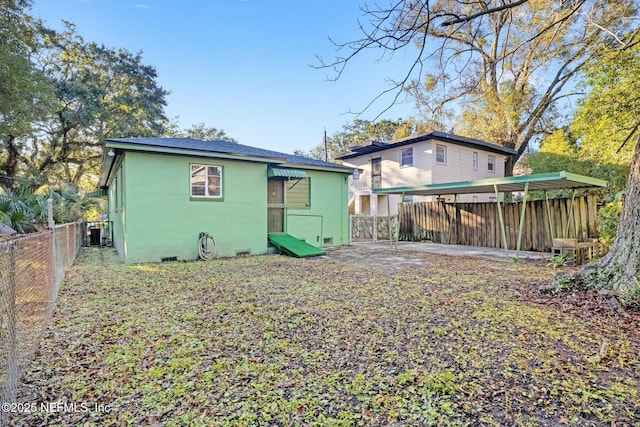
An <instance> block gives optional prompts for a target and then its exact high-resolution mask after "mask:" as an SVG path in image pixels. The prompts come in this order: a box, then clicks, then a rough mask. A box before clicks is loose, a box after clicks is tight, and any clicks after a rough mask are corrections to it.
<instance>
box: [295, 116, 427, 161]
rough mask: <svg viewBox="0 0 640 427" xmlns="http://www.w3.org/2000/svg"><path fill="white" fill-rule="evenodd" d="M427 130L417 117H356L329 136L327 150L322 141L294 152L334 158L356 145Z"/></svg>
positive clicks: (306, 155) (313, 156) (318, 157)
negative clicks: (309, 148) (312, 146)
mask: <svg viewBox="0 0 640 427" xmlns="http://www.w3.org/2000/svg"><path fill="white" fill-rule="evenodd" d="M427 130H428V129H427V127H426V125H425V124H424V123H421V122H418V121H416V120H415V119H397V120H386V119H385V120H380V121H378V122H370V121H368V120H362V119H355V120H354V121H353V122H352V123H348V124H346V125H344V126H342V130H340V131H336V132H334V133H333V135H331V136H327V144H326V150H325V144H324V142H322V143H321V144H319V145H317V146H316V147H315V148H314V149H312V150H310V151H308V152H304V151H302V150H295V152H294V153H295V154H296V155H299V156H304V157H310V158H312V159H318V160H324V159H325V155H326V156H327V158H328V160H332V159H333V158H335V157H336V156H338V155H340V154H344V153H347V152H348V151H349V149H350V148H351V147H353V146H355V145H361V144H367V143H369V142H370V141H378V142H389V141H391V140H393V139H398V138H404V137H407V136H411V135H415V134H417V133H422V132H426V131H427Z"/></svg>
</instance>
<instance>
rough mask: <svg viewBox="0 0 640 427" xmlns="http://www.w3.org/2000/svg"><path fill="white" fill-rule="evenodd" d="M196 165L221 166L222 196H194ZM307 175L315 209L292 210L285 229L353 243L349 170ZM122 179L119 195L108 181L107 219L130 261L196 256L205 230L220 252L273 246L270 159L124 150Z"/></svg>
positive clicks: (316, 239)
mask: <svg viewBox="0 0 640 427" xmlns="http://www.w3.org/2000/svg"><path fill="white" fill-rule="evenodd" d="M192 163H197V164H207V165H216V166H222V195H223V198H222V200H215V199H213V200H212V199H194V198H191V197H190V165H191V164H192ZM308 175H309V176H310V177H311V207H310V209H305V210H299V211H293V210H288V211H287V222H288V224H287V229H286V231H287V232H289V233H290V234H293V235H296V234H297V235H298V236H297V237H300V238H304V239H305V240H307V241H309V243H311V244H314V245H317V246H325V245H341V244H346V243H348V214H347V183H346V181H347V180H346V175H344V174H340V173H332V172H314V171H310V172H308ZM118 181H119V182H118V185H119V186H120V187H119V189H118V191H121V190H122V188H124V190H125V191H124V192H123V193H121V194H120V193H119V194H120V195H117V194H116V193H117V192H116V184H115V181H114V182H112V184H111V185H110V188H109V217H110V219H111V220H112V221H113V223H114V246H115V247H116V249H117V250H118V252H119V253H120V255H121V257H122V258H123V259H124V260H125V261H126V262H128V263H135V262H159V261H161V260H162V259H163V258H170V257H176V258H177V259H179V260H192V259H196V258H197V257H198V245H197V243H198V235H199V233H200V232H207V233H209V234H211V235H213V236H214V237H215V239H216V243H217V249H218V256H220V257H230V256H235V255H237V253H238V252H249V253H251V254H253V255H256V254H264V253H266V252H267V165H266V164H264V163H253V162H244V161H236V160H220V159H210V158H197V157H189V156H177V155H165V154H156V153H138V152H126V154H125V160H124V162H123V163H122V167H121V171H119V172H118ZM123 184H124V185H123ZM121 187H122V188H121ZM118 197H122V200H123V202H122V203H121V204H119V202H118V204H117V203H116V200H117V199H118ZM325 238H331V241H330V242H325Z"/></svg>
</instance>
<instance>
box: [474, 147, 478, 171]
mask: <svg viewBox="0 0 640 427" xmlns="http://www.w3.org/2000/svg"><path fill="white" fill-rule="evenodd" d="M473 170H474V171H477V170H478V152H477V151H474V152H473Z"/></svg>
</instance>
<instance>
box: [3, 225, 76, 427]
mask: <svg viewBox="0 0 640 427" xmlns="http://www.w3.org/2000/svg"><path fill="white" fill-rule="evenodd" d="M83 235H84V227H83V224H82V223H80V222H78V223H71V224H63V225H56V226H55V228H54V230H53V232H52V231H51V230H48V231H43V232H40V233H34V234H28V235H22V236H18V237H13V238H10V239H8V240H4V241H0V397H1V399H2V402H1V403H2V404H5V403H7V404H11V403H13V402H14V401H15V397H16V392H17V388H18V383H19V380H20V376H21V375H22V373H23V372H24V370H25V368H26V366H27V364H28V363H29V362H30V361H31V360H32V358H33V355H34V353H35V350H36V349H37V347H38V344H39V342H40V339H41V337H42V333H43V332H44V328H45V326H46V324H47V321H48V320H49V319H50V318H51V315H52V313H53V309H54V307H55V301H56V298H57V296H58V288H59V286H60V283H62V281H63V280H64V273H65V271H66V269H67V267H69V266H70V265H71V264H72V263H73V260H74V259H75V257H76V254H77V253H78V250H79V248H80V246H81V244H82V239H83ZM9 415H10V414H9V412H5V411H1V412H0V425H4V424H6V423H7V421H8V416H9Z"/></svg>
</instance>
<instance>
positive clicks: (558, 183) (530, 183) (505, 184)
mask: <svg viewBox="0 0 640 427" xmlns="http://www.w3.org/2000/svg"><path fill="white" fill-rule="evenodd" d="M606 186H607V182H606V181H603V180H601V179H597V178H592V177H589V176H584V175H578V174H575V173H570V172H565V171H561V172H551V173H541V174H532V175H521V176H510V177H504V178H489V179H479V180H476V181H460V182H446V183H442V184H429V185H414V186H411V187H395V188H376V189H374V190H373V192H374V193H375V194H402V195H416V196H442V195H449V194H453V195H455V196H457V195H458V194H477V193H495V195H496V203H497V208H498V218H499V220H500V232H501V235H502V244H503V246H504V251H505V253H506V254H507V255H508V253H509V249H508V247H507V236H506V231H505V226H504V218H503V217H502V208H501V206H500V198H499V197H498V194H499V193H505V192H514V191H518V192H524V201H525V203H522V210H521V212H520V229H519V230H518V240H517V247H516V254H515V259H517V258H518V255H519V253H520V246H521V242H522V230H523V226H524V218H525V211H526V208H527V203H526V200H527V194H528V192H529V190H532V191H544V192H545V199H546V207H547V215H548V217H549V224H550V225H551V211H550V209H549V200H548V199H547V197H546V194H547V191H549V190H564V189H573V190H576V189H579V188H592V187H606ZM574 195H575V192H574ZM456 200H457V197H456V198H454V203H455V201H456ZM387 203H389V199H388V198H387ZM572 211H573V198H572V199H571V210H570V212H569V217H570V216H571V212H572ZM389 224H391V221H389ZM389 227H391V225H389ZM567 230H568V227H567ZM551 237H553V228H552V229H551ZM396 240H397V237H396Z"/></svg>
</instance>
